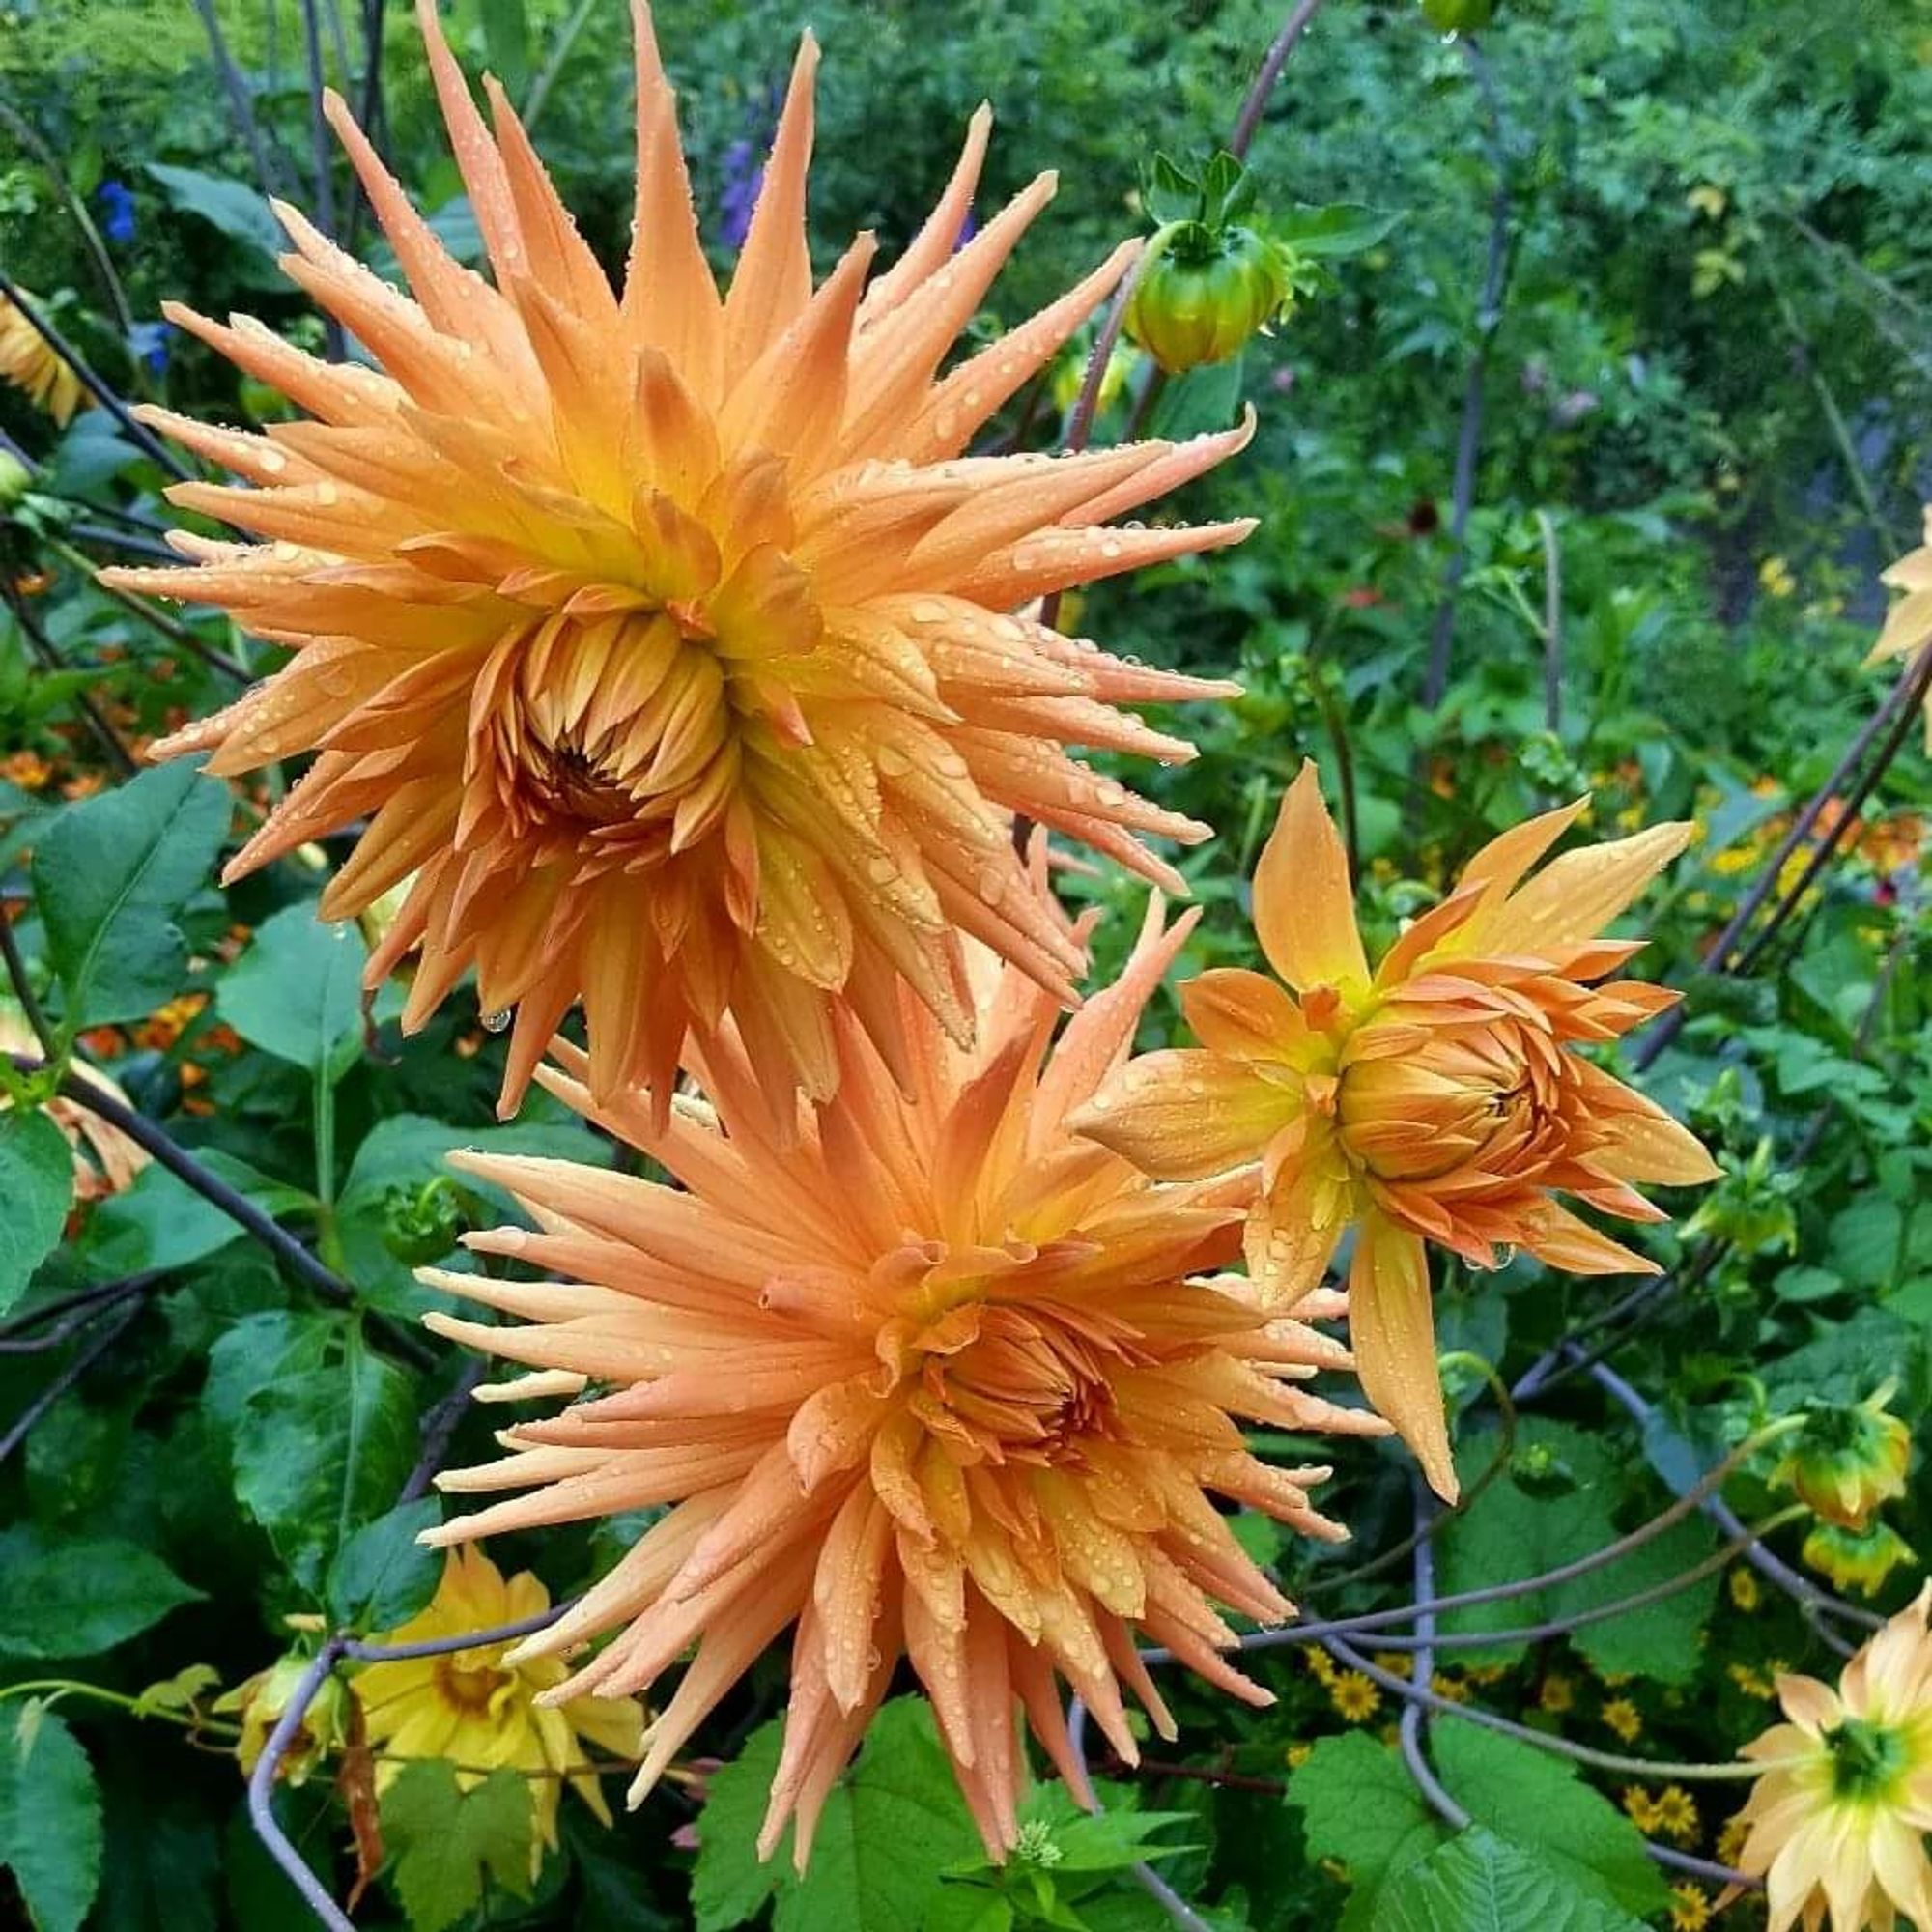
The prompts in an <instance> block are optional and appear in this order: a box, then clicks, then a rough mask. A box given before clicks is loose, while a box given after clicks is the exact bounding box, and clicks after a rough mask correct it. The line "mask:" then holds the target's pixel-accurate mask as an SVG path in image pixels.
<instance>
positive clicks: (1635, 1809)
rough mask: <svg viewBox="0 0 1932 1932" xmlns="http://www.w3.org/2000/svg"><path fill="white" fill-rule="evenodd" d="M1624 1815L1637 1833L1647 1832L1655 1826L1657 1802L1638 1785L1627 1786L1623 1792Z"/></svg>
mask: <svg viewBox="0 0 1932 1932" xmlns="http://www.w3.org/2000/svg"><path fill="white" fill-rule="evenodd" d="M1623 1807H1624V1815H1625V1816H1626V1817H1627V1818H1629V1820H1630V1821H1631V1823H1632V1824H1633V1825H1634V1826H1635V1827H1636V1828H1637V1830H1638V1831H1639V1832H1648V1831H1651V1830H1653V1829H1654V1828H1655V1826H1656V1824H1657V1801H1656V1800H1655V1799H1653V1798H1652V1797H1651V1795H1650V1793H1649V1792H1648V1791H1646V1790H1645V1789H1644V1788H1643V1786H1642V1785H1640V1784H1627V1785H1625V1786H1624V1791H1623Z"/></svg>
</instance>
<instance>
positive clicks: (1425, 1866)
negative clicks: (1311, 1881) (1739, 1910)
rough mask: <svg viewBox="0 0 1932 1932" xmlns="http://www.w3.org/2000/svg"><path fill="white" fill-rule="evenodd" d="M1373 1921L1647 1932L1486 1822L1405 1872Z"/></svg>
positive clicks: (1444, 1931) (1412, 1931)
mask: <svg viewBox="0 0 1932 1932" xmlns="http://www.w3.org/2000/svg"><path fill="white" fill-rule="evenodd" d="M1371 1923H1372V1925H1373V1928H1374V1932H1643V1926H1642V1924H1641V1922H1640V1921H1639V1920H1637V1919H1635V1918H1631V1917H1630V1916H1629V1915H1628V1914H1627V1913H1624V1912H1620V1911H1618V1910H1617V1908H1616V1907H1615V1906H1610V1905H1605V1903H1604V1902H1603V1900H1602V1899H1599V1898H1593V1897H1591V1896H1590V1894H1589V1893H1588V1892H1584V1891H1578V1890H1577V1888H1576V1887H1575V1886H1573V1885H1571V1884H1570V1883H1569V1881H1568V1880H1567V1879H1565V1878H1564V1877H1563V1876H1562V1874H1561V1873H1559V1872H1556V1871H1553V1870H1551V1869H1550V1867H1549V1866H1548V1865H1547V1864H1545V1863H1544V1862H1543V1861H1542V1860H1540V1859H1538V1858H1537V1857H1536V1856H1535V1855H1534V1854H1533V1853H1530V1852H1526V1851H1524V1850H1522V1848H1521V1847H1520V1846H1518V1845H1512V1844H1507V1843H1505V1842H1504V1841H1503V1840H1502V1839H1501V1838H1498V1837H1496V1836H1494V1835H1493V1834H1492V1833H1489V1832H1486V1831H1484V1830H1483V1829H1482V1828H1481V1827H1480V1826H1477V1827H1474V1828H1472V1829H1471V1830H1469V1831H1467V1832H1464V1833H1462V1835H1461V1836H1460V1837H1456V1838H1452V1839H1451V1840H1450V1841H1449V1843H1448V1844H1446V1845H1444V1846H1443V1847H1442V1848H1441V1849H1440V1850H1439V1851H1436V1852H1435V1853H1433V1854H1431V1856H1430V1857H1428V1858H1427V1859H1424V1860H1423V1861H1421V1862H1420V1863H1419V1864H1416V1865H1412V1866H1411V1867H1410V1868H1409V1869H1408V1870H1407V1871H1406V1872H1405V1873H1403V1875H1402V1877H1401V1878H1400V1879H1399V1880H1397V1882H1396V1883H1395V1884H1394V1885H1392V1886H1391V1887H1390V1888H1389V1889H1388V1890H1387V1891H1386V1892H1385V1893H1384V1894H1383V1896H1382V1899H1381V1901H1380V1903H1379V1904H1378V1906H1377V1908H1376V1916H1375V1918H1374V1919H1373V1920H1372V1921H1371Z"/></svg>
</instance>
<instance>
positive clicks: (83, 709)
mask: <svg viewBox="0 0 1932 1932" xmlns="http://www.w3.org/2000/svg"><path fill="white" fill-rule="evenodd" d="M0 603H4V604H5V605H6V606H7V609H8V611H9V612H10V613H11V614H12V616H13V619H14V623H16V624H17V625H19V627H20V635H21V636H22V637H23V638H25V639H26V640H27V646H28V648H29V649H30V650H31V651H32V652H33V654H34V656H35V657H37V658H38V659H39V660H40V662H41V665H42V667H43V668H44V669H46V670H49V671H53V672H60V671H64V670H66V669H67V666H66V665H65V664H63V663H62V661H61V654H60V652H59V651H57V650H56V649H55V648H54V642H53V639H51V638H49V637H48V636H47V634H46V633H45V632H44V631H43V630H42V629H41V627H40V624H39V623H38V622H37V621H36V620H35V618H34V616H33V614H32V612H30V611H28V609H27V600H26V599H25V598H24V597H22V596H20V595H19V593H18V592H17V591H15V590H14V587H13V586H12V584H10V583H8V582H5V581H4V580H0ZM73 702H74V708H75V709H76V710H77V711H78V712H79V713H80V715H81V716H82V717H83V718H84V719H86V721H87V728H88V729H89V730H90V731H92V732H93V733H94V738H95V742H96V743H97V744H98V745H99V747H100V749H101V751H102V753H104V754H105V755H106V758H107V762H108V763H109V764H110V765H112V766H113V767H114V769H115V770H116V771H117V772H119V773H120V774H121V776H122V777H123V778H124V779H125V778H132V777H133V775H134V771H135V765H134V754H133V753H131V752H130V751H128V747H127V746H126V745H124V744H123V743H122V742H121V734H120V732H118V731H117V730H115V728H114V726H113V725H110V724H109V723H108V722H107V717H106V714H105V713H104V712H103V711H102V710H101V709H100V707H99V705H98V704H96V703H95V701H94V699H93V698H91V697H90V696H88V695H87V693H86V692H84V691H76V692H75V693H74V695H73Z"/></svg>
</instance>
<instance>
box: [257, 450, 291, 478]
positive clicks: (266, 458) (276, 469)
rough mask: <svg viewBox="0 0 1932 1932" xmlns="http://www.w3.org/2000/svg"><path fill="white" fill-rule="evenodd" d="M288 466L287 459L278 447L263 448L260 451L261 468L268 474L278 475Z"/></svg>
mask: <svg viewBox="0 0 1932 1932" xmlns="http://www.w3.org/2000/svg"><path fill="white" fill-rule="evenodd" d="M288 467H289V459H288V458H287V457H286V456H284V455H283V454H282V452H281V451H280V450H279V449H265V450H264V451H263V452H262V468H263V469H266V470H267V471H268V472H269V474H270V476H279V475H280V474H281V473H282V471H283V470H284V469H287V468H288Z"/></svg>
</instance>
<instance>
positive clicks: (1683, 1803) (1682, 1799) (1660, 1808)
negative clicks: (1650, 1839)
mask: <svg viewBox="0 0 1932 1932" xmlns="http://www.w3.org/2000/svg"><path fill="white" fill-rule="evenodd" d="M1651 1816H1652V1817H1653V1818H1654V1819H1655V1821H1656V1825H1657V1829H1658V1830H1659V1831H1660V1832H1662V1833H1663V1835H1664V1836H1665V1837H1666V1838H1675V1839H1676V1840H1677V1842H1678V1843H1679V1844H1680V1845H1689V1844H1691V1843H1693V1842H1694V1841H1695V1839H1696V1836H1697V1833H1698V1829H1699V1827H1698V1818H1697V1801H1696V1800H1695V1799H1694V1798H1692V1797H1691V1795H1690V1793H1689V1792H1688V1791H1686V1790H1685V1788H1684V1787H1683V1786H1682V1785H1681V1784H1666V1785H1665V1786H1664V1787H1663V1789H1662V1791H1660V1792H1659V1793H1658V1794H1657V1804H1655V1806H1654V1807H1653V1808H1652V1811H1651Z"/></svg>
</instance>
